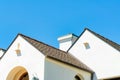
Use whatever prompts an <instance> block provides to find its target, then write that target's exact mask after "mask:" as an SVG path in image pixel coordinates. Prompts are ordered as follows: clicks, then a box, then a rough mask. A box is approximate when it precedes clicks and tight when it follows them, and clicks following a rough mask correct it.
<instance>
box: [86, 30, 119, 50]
mask: <svg viewBox="0 0 120 80" xmlns="http://www.w3.org/2000/svg"><path fill="white" fill-rule="evenodd" d="M85 30H88V31H90V32H91V33H92V34H94V35H95V36H96V37H98V38H100V39H102V40H103V41H104V42H106V43H107V44H109V45H110V46H112V47H114V48H115V49H117V50H118V51H120V45H119V44H118V43H116V42H114V41H112V40H110V39H108V38H106V37H104V36H102V35H100V34H98V33H95V32H94V31H92V30H90V29H88V28H85Z"/></svg>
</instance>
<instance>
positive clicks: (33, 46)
mask: <svg viewBox="0 0 120 80" xmlns="http://www.w3.org/2000/svg"><path fill="white" fill-rule="evenodd" d="M18 35H20V36H21V37H22V36H23V37H27V38H30V39H32V40H35V41H36V42H39V43H42V44H45V43H43V42H40V41H38V40H36V39H33V38H31V37H28V36H25V35H23V34H18ZM26 41H27V40H26ZM27 42H28V43H29V44H31V43H30V42H29V41H27ZM31 45H32V46H33V47H35V46H34V45H33V44H31ZM45 45H47V46H50V45H48V44H45ZM50 47H52V48H54V49H57V50H60V49H58V48H55V47H53V46H50ZM35 48H36V47H35ZM36 49H37V50H38V51H39V49H38V48H36ZM61 51H62V50H61ZM62 52H65V51H62ZM65 53H66V52H65Z"/></svg>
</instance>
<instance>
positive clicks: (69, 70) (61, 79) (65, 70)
mask: <svg viewBox="0 0 120 80" xmlns="http://www.w3.org/2000/svg"><path fill="white" fill-rule="evenodd" d="M78 73H79V74H81V75H82V76H83V78H84V80H91V74H90V73H89V72H86V71H83V70H80V69H78V68H75V67H72V66H69V65H67V64H64V63H61V62H59V61H55V60H53V59H50V58H46V60H45V80H74V77H75V75H76V74H78Z"/></svg>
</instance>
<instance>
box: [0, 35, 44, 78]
mask: <svg viewBox="0 0 120 80" xmlns="http://www.w3.org/2000/svg"><path fill="white" fill-rule="evenodd" d="M18 44H20V50H21V56H17V54H16V52H15V50H16V49H17V48H18V46H17V45H18ZM44 60H45V56H44V55H43V54H42V53H40V51H38V50H37V49H36V48H34V47H33V46H32V45H30V44H29V43H28V42H27V41H25V40H24V39H23V38H22V37H21V36H18V37H17V38H16V40H15V41H14V42H13V44H12V45H11V46H10V47H9V49H8V50H7V52H6V53H5V55H4V57H3V58H2V59H1V60H0V80H6V78H7V76H8V74H9V72H10V71H11V70H12V69H13V68H15V67H17V66H22V67H24V68H25V69H26V70H27V72H28V74H29V80H32V78H33V77H34V76H36V77H38V78H39V80H44Z"/></svg>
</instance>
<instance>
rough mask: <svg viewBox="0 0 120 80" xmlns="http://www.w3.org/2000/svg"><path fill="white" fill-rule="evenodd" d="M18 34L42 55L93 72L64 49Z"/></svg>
mask: <svg viewBox="0 0 120 80" xmlns="http://www.w3.org/2000/svg"><path fill="white" fill-rule="evenodd" d="M19 35H20V36H22V37H23V38H24V39H25V40H26V41H28V42H29V43H30V44H31V45H32V46H34V47H35V48H36V49H38V50H39V51H40V52H42V53H43V55H45V56H48V57H52V58H53V59H57V60H59V61H61V62H64V63H67V64H71V65H73V66H75V67H78V68H81V69H83V70H86V71H89V72H91V73H93V71H92V69H90V68H89V67H88V66H87V65H85V64H83V63H82V62H81V61H79V60H78V59H76V58H75V57H73V56H72V55H71V54H68V53H67V52H65V51H62V50H60V49H57V48H55V47H53V46H50V45H48V44H45V43H43V42H41V41H38V40H36V39H33V38H31V37H28V36H25V35H23V34H19Z"/></svg>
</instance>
